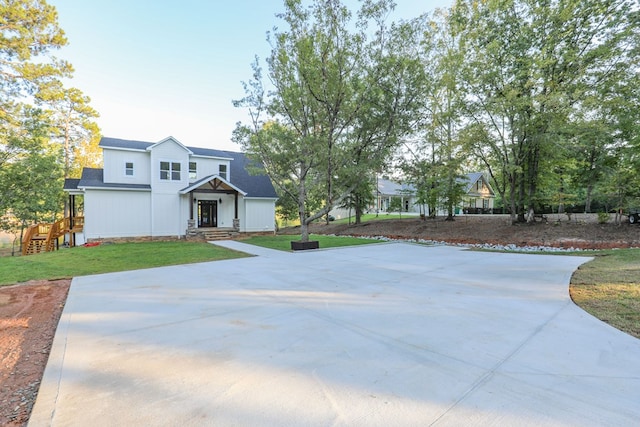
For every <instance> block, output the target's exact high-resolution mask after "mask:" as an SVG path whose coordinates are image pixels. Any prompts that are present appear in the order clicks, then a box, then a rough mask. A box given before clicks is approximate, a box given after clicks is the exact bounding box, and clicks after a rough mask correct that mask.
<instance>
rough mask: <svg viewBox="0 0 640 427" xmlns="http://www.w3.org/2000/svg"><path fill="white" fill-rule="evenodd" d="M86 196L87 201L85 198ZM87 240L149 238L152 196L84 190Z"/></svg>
mask: <svg viewBox="0 0 640 427" xmlns="http://www.w3.org/2000/svg"><path fill="white" fill-rule="evenodd" d="M86 195H88V196H89V197H86ZM86 195H85V204H84V214H85V217H86V218H90V219H91V220H90V221H87V222H86V223H85V228H84V235H85V238H86V239H102V238H110V237H137V236H149V235H151V222H150V221H149V213H150V212H151V193H150V192H148V191H122V190H114V191H110V190H89V189H87V190H86Z"/></svg>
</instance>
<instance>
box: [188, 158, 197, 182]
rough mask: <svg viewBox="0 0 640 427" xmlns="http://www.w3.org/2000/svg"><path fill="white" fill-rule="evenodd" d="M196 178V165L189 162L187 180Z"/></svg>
mask: <svg viewBox="0 0 640 427" xmlns="http://www.w3.org/2000/svg"><path fill="white" fill-rule="evenodd" d="M197 177H198V164H197V163H196V162H189V179H191V180H194V179H196V178H197Z"/></svg>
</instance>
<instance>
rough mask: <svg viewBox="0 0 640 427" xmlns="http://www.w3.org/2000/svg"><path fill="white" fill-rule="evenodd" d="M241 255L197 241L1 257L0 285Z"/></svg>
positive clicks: (65, 250)
mask: <svg viewBox="0 0 640 427" xmlns="http://www.w3.org/2000/svg"><path fill="white" fill-rule="evenodd" d="M244 256H246V254H242V253H240V252H236V251H232V250H229V249H225V248H222V247H220V246H215V245H211V244H209V243H194V242H142V243H117V244H110V245H100V246H94V247H84V246H79V247H76V248H71V249H61V250H59V251H55V252H45V253H41V254H37V255H29V256H20V257H0V285H7V284H12V283H16V282H25V281H27V280H38V279H60V278H71V277H77V276H85V275H89V274H100V273H111V272H115V271H129V270H136V269H142V268H151V267H161V266H165V265H179V264H190V263H196V262H207V261H217V260H223V259H232V258H241V257H244Z"/></svg>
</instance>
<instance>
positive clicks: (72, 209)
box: [69, 194, 76, 248]
mask: <svg viewBox="0 0 640 427" xmlns="http://www.w3.org/2000/svg"><path fill="white" fill-rule="evenodd" d="M75 216H76V196H75V195H73V194H69V247H70V248H73V247H75V245H76V234H75V233H72V232H71V230H72V229H73V221H74V218H75Z"/></svg>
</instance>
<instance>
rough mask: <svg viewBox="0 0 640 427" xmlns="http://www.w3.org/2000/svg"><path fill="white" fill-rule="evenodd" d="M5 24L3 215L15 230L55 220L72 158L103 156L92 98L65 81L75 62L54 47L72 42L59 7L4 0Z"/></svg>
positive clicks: (0, 18)
mask: <svg viewBox="0 0 640 427" xmlns="http://www.w3.org/2000/svg"><path fill="white" fill-rule="evenodd" d="M0 26H1V27H2V36H1V37H0V70H1V72H0V218H1V219H0V222H1V225H2V227H3V228H5V229H10V230H14V231H15V230H17V229H20V228H22V227H24V226H26V225H29V224H31V223H35V222H40V221H47V222H50V221H53V220H54V219H55V217H56V214H57V213H59V212H60V211H61V209H62V203H61V201H62V187H63V181H62V177H63V176H64V177H68V176H71V174H72V169H73V166H72V163H73V161H74V160H77V161H80V162H86V163H87V165H95V164H96V163H97V161H96V157H97V156H96V151H97V134H98V132H99V130H98V128H97V125H96V124H95V123H93V122H92V121H91V120H92V118H95V117H97V112H96V111H95V110H93V108H91V107H90V106H89V98H88V97H86V96H84V95H83V94H82V92H81V91H80V90H78V89H75V88H72V89H66V88H65V87H64V86H63V84H62V82H61V79H62V78H67V77H71V73H72V67H71V65H70V64H69V63H67V62H65V61H61V60H59V59H57V58H56V57H55V56H53V55H52V54H51V52H52V51H54V50H56V49H58V48H60V47H62V46H64V45H66V44H67V40H66V38H65V36H64V32H63V31H62V29H61V28H60V27H59V26H58V22H57V13H56V10H55V8H54V7H53V6H51V5H49V4H47V3H46V1H44V0H19V1H9V2H7V1H4V2H0ZM31 104H36V105H37V106H38V107H40V108H38V109H37V108H34V107H33V106H32V105H31ZM60 142H61V143H60ZM57 143H58V144H57ZM62 159H64V161H63V160H62ZM73 173H74V174H75V175H76V176H78V175H79V169H76V170H75V172H73Z"/></svg>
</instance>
